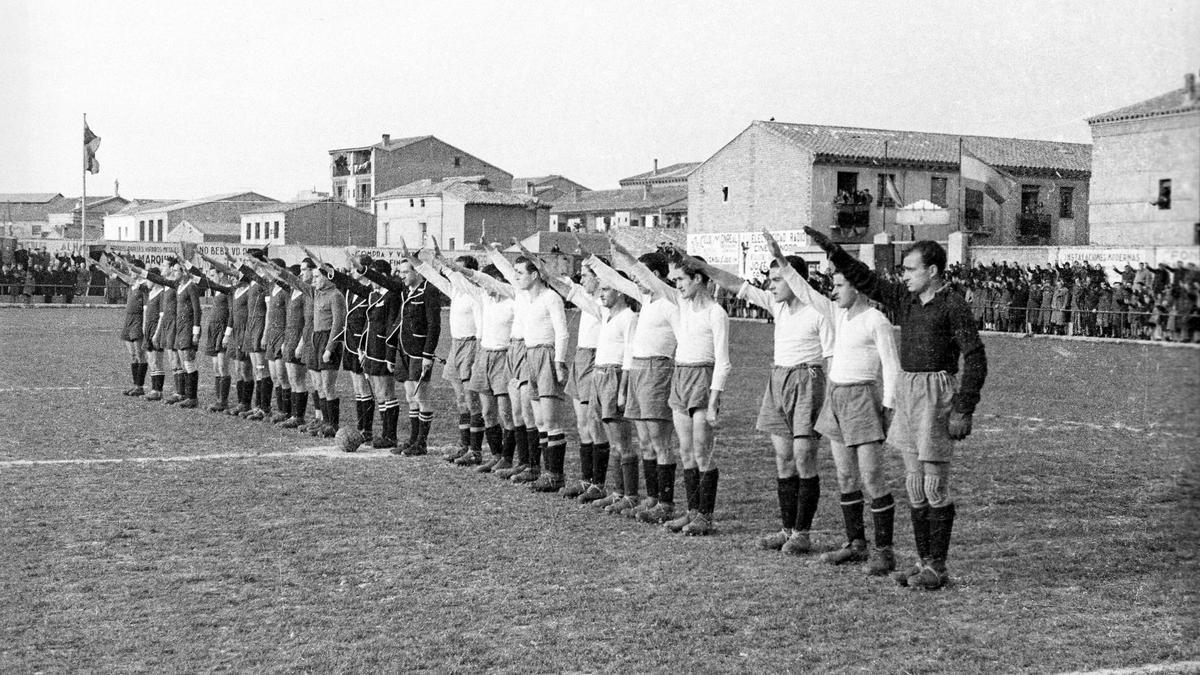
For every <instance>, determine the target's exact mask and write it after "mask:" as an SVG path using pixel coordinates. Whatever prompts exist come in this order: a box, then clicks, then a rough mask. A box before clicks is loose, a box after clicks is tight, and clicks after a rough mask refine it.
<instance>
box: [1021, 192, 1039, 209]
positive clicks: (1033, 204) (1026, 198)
mask: <svg viewBox="0 0 1200 675" xmlns="http://www.w3.org/2000/svg"><path fill="white" fill-rule="evenodd" d="M1041 211H1042V186H1040V185H1022V186H1021V213H1028V214H1035V213H1040V212H1041Z"/></svg>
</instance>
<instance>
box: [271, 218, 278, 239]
mask: <svg viewBox="0 0 1200 675" xmlns="http://www.w3.org/2000/svg"><path fill="white" fill-rule="evenodd" d="M271 238H272V239H278V238H279V221H278V220H277V221H275V233H274V234H272V235H271Z"/></svg>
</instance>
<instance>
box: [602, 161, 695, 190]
mask: <svg viewBox="0 0 1200 675" xmlns="http://www.w3.org/2000/svg"><path fill="white" fill-rule="evenodd" d="M698 166H700V162H680V163H678V164H672V165H670V166H665V167H663V168H661V169H658V170H656V171H647V172H646V173H639V174H638V175H636V176H630V177H628V178H622V179H621V180H620V181H619V182H618V184H619V185H636V184H639V183H644V182H647V181H671V180H678V181H682V180H685V179H686V178H687V177H688V176H689V175H691V173H692V172H693V171H695V170H696V167H698Z"/></svg>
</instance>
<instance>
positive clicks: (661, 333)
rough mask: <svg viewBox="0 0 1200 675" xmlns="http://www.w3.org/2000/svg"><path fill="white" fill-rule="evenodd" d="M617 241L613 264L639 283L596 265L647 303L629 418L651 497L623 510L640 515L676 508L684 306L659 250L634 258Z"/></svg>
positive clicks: (613, 283) (635, 347)
mask: <svg viewBox="0 0 1200 675" xmlns="http://www.w3.org/2000/svg"><path fill="white" fill-rule="evenodd" d="M611 244H612V250H613V254H614V258H613V262H614V263H616V264H618V265H620V266H621V267H622V268H623V269H624V270H625V271H627V272H628V273H629V274H631V275H632V276H633V277H634V279H635V280H637V283H634V282H632V281H630V280H629V279H624V278H622V277H620V276H619V275H617V274H616V271H615V270H614V269H613V268H611V267H608V266H607V265H604V264H603V263H595V264H593V265H592V267H593V268H594V269H595V270H596V274H597V276H599V277H600V279H601V281H603V282H604V283H606V284H608V285H609V286H610V287H612V288H616V289H617V290H619V291H620V292H622V293H624V294H626V295H629V296H630V297H635V298H637V299H638V300H640V301H641V311H640V312H639V314H638V323H637V332H636V333H635V334H634V336H633V341H632V342H631V343H630V344H629V345H628V348H629V350H630V352H631V354H632V366H631V368H630V370H629V377H628V380H629V386H628V393H627V400H628V404H627V405H626V408H625V416H626V417H627V418H628V419H630V420H632V421H633V423H634V426H635V428H636V429H637V432H638V447H639V449H640V450H641V453H642V472H643V474H644V480H645V483H646V498H645V499H643V500H642V501H641V502H640V503H639V504H638V505H637V506H636V507H634V508H632V509H628V510H626V511H625V512H624V513H623V514H622V515H626V516H629V517H632V518H636V517H640V515H641V514H642V513H644V512H647V511H650V510H651V509H654V508H655V507H657V506H658V503H659V502H660V501H665V502H667V504H670V505H671V511H672V512H673V511H674V502H675V494H674V493H675V466H676V465H675V460H674V457H673V456H672V454H671V434H672V432H673V427H672V420H673V418H674V416H673V414H672V413H671V407H670V405H669V403H668V400H669V396H670V390H671V376H672V374H673V373H674V367H675V360H674V357H675V343H676V340H675V324H676V323H677V322H678V320H679V308H678V307H677V306H676V305H675V303H674V302H672V301H671V300H670V299H669V298H668V297H667V294H668V293H669V292H673V290H674V289H672V288H670V286H669V285H667V284H666V282H665V279H666V276H667V273H668V271H669V270H668V266H667V258H666V256H665V255H663V254H662V253H659V252H657V251H653V252H650V253H646V254H643V255H642V256H641V257H640V258H634V257H633V255H632V254H631V253H630V252H629V251H628V250H627V249H625V248H624V247H623V246H622V245H621V244H620V242H618V241H616V240H611ZM659 513H661V511H660V512H659Z"/></svg>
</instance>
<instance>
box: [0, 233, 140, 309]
mask: <svg viewBox="0 0 1200 675" xmlns="http://www.w3.org/2000/svg"><path fill="white" fill-rule="evenodd" d="M107 281H108V280H107V279H106V277H105V276H104V275H103V274H101V273H100V272H96V271H93V270H92V269H91V266H90V261H89V260H88V259H87V258H85V257H83V256H82V255H80V254H79V252H78V251H76V252H73V253H72V254H71V255H63V254H61V253H60V254H58V255H51V254H50V253H48V252H47V251H46V249H45V248H44V247H43V248H40V249H34V250H29V249H18V250H16V251H15V252H14V253H13V257H12V262H6V263H2V264H0V297H4V298H9V299H10V301H15V302H46V303H49V302H55V301H59V302H67V303H70V302H74V300H75V298H76V296H84V295H96V296H100V295H104V296H109V295H113V297H106V300H108V301H110V302H119V301H120V299H121V297H123V295H124V291H123V289H120V288H109V286H110V284H108V283H107ZM117 293H119V294H120V296H121V297H117V296H116V295H115V294H117Z"/></svg>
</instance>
